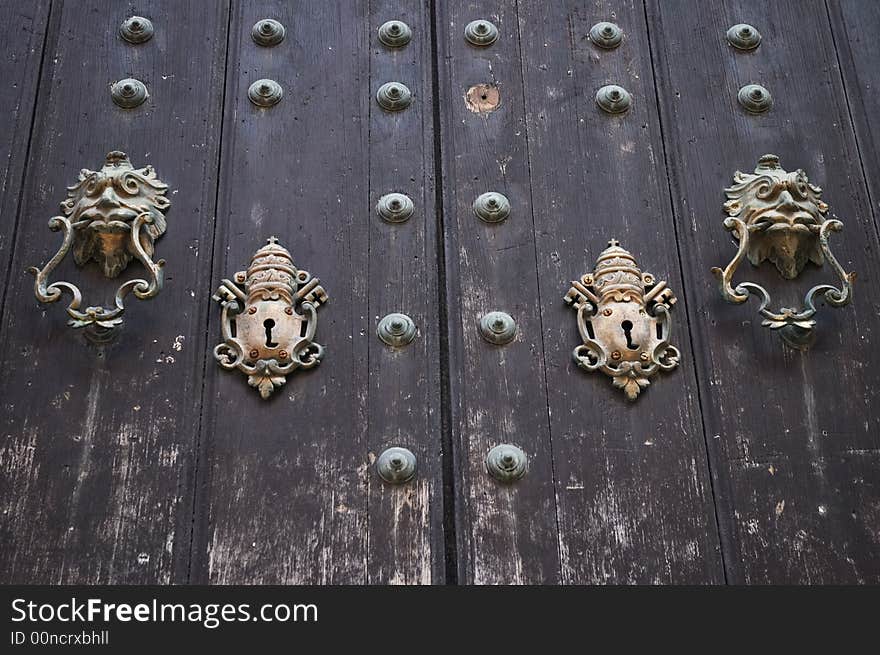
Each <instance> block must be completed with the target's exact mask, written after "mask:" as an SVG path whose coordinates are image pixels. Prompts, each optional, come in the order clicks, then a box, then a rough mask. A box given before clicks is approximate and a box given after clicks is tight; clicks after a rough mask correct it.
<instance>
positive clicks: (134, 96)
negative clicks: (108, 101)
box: [110, 77, 150, 109]
mask: <svg viewBox="0 0 880 655" xmlns="http://www.w3.org/2000/svg"><path fill="white" fill-rule="evenodd" d="M149 96H150V94H149V93H148V92H147V87H146V86H144V83H143V82H141V81H140V80H136V79H134V78H132V77H128V78H126V79H124V80H119V81H118V82H116V83H115V84H113V86H111V87H110V97H111V98H113V102H115V103H116V104H117V105H119V106H120V107H122V108H123V109H134V108H135V107H137V106H138V105H141V104H143V102H144V100H146V99H147V98H148V97H149Z"/></svg>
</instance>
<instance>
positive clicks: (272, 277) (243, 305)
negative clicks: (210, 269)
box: [213, 237, 327, 399]
mask: <svg viewBox="0 0 880 655" xmlns="http://www.w3.org/2000/svg"><path fill="white" fill-rule="evenodd" d="M234 280H235V281H234V282H233V281H230V280H223V282H222V283H221V285H220V288H219V289H217V293H216V294H214V296H213V299H214V300H216V301H217V302H219V303H220V304H221V306H222V307H223V314H222V318H221V322H222V325H221V327H222V332H223V342H222V343H220V344H217V346H215V347H214V358H215V359H216V360H217V362H218V363H219V364H220V366H222V367H223V368H225V369H229V370H232V369H238V370H240V371H241V372H243V373H245V374H247V376H248V384H249V385H251V386H252V387H256V389H257V390H258V391H259V392H260V395H261V396H262V397H263V398H264V399H266V398H268V397H269V396H270V395H272V392H273V391H275V387H280V386H281V385H282V384H284V383H285V382H286V381H287V375H288V374H289V373H292V372H293V371H295V370H296V369H301V368H302V369H308V368H312V367H314V366H317V365H318V364H319V363H320V362H321V359H322V358H323V357H324V346H322V345H320V344H318V343H315V341H313V339H314V337H315V330H316V328H317V326H318V314H317V310H318V307H320V306H321V305H322V304H324V303H325V302H327V294H326V293H325V292H324V289H323V287H321V286H320V284H319V280H318V278H313V277H312V276H311V275H309V273H308V272H306V271H303V270H299V269H297V268H296V266H294V264H293V258H292V257H291V255H290V252H289V251H288V250H287V249H286V248H284V247H283V246H282V245H281V244H279V243H278V239H276V238H275V237H271V238H270V239H269V240H268V244H267V245H265V246H263V247H262V248H260V249H259V250H258V251H257V252H256V253H255V254H254V256H253V259H252V260H251V265H250V266H249V267H248V269H247V271H240V272H238V273H236V274H235V275H234Z"/></svg>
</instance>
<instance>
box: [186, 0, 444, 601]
mask: <svg viewBox="0 0 880 655" xmlns="http://www.w3.org/2000/svg"><path fill="white" fill-rule="evenodd" d="M420 4H421V3H418V2H415V1H413V2H407V3H403V5H401V4H400V3H396V5H395V7H394V10H395V13H394V14H393V15H392V14H391V3H380V4H379V5H377V6H375V7H372V8H370V11H369V13H367V4H366V3H358V4H357V5H356V6H354V5H347V4H346V5H344V6H343V5H335V4H333V3H327V4H324V3H313V2H297V3H288V2H280V1H267V2H252V3H246V4H241V5H239V6H238V7H237V9H236V10H235V13H234V16H233V20H232V38H231V41H230V60H229V70H228V76H227V103H226V118H225V121H224V130H223V151H224V161H223V172H222V176H221V181H220V207H219V219H218V226H217V239H216V247H215V257H214V272H213V279H214V280H215V281H216V282H219V280H220V278H221V277H224V276H228V275H230V274H232V273H233V272H235V271H237V270H241V269H242V268H243V267H244V266H246V264H247V263H248V261H249V258H250V256H251V254H252V252H253V251H254V249H255V248H257V247H258V246H259V245H260V244H262V243H264V240H265V239H266V238H267V237H269V236H270V235H275V236H277V237H278V238H279V239H280V240H281V242H282V243H283V244H284V245H285V246H286V247H287V248H288V249H289V250H290V251H291V253H292V254H293V258H294V262H295V263H296V264H297V265H298V266H300V267H302V268H305V269H306V270H308V271H309V272H311V273H312V274H313V275H316V276H318V277H319V278H320V279H321V281H322V284H323V286H324V288H325V289H326V291H327V293H328V295H329V297H330V300H329V302H328V303H327V305H326V306H324V307H322V308H321V310H320V313H319V319H318V332H317V340H318V341H319V342H320V343H323V344H326V347H327V353H326V356H325V358H324V361H323V362H322V363H321V365H320V366H318V367H316V368H315V369H313V370H311V371H308V372H299V373H295V374H293V375H291V376H289V378H288V381H287V383H286V385H285V386H284V387H282V388H280V389H279V390H278V391H276V392H275V396H276V397H273V398H272V399H271V402H268V403H267V402H266V401H264V400H262V399H260V398H259V396H258V395H257V394H255V393H254V392H253V390H252V389H250V388H248V387H247V386H246V384H245V383H244V380H242V379H241V378H240V376H237V375H229V374H228V373H227V372H226V371H223V370H221V369H220V368H219V367H218V366H217V365H216V364H215V363H214V362H209V365H208V368H207V370H206V374H205V375H206V382H207V386H206V395H205V399H204V408H205V412H204V415H205V417H206V421H205V424H204V431H203V437H202V440H203V446H204V448H203V461H202V464H201V465H200V472H199V475H200V480H201V485H202V490H201V493H200V496H199V502H198V503H197V506H196V511H197V517H196V518H197V524H198V526H199V527H198V531H197V535H196V539H195V541H194V544H193V556H194V576H193V579H194V580H195V581H202V582H212V583H268V582H275V583H349V584H359V583H373V582H377V583H391V582H406V583H430V582H434V581H442V575H443V573H442V571H443V569H442V567H443V546H442V534H443V533H442V530H441V529H440V521H441V519H442V514H441V505H440V492H441V490H442V487H441V484H440V462H441V459H440V453H439V450H440V443H441V439H440V437H441V433H440V411H439V406H438V405H439V394H438V388H439V383H438V377H439V348H438V345H437V342H438V325H437V309H436V297H437V292H436V276H435V273H436V262H435V259H436V246H435V238H436V235H435V228H434V207H433V196H434V193H433V182H432V180H431V176H432V173H433V157H432V154H433V149H432V148H431V143H432V135H431V124H432V114H431V102H430V98H431V95H432V94H431V87H430V83H431V82H430V81H431V69H430V60H429V47H430V45H429V29H428V24H429V21H428V16H427V14H426V12H425V10H424V9H423V8H422V7H420ZM267 16H268V17H273V18H276V19H277V20H279V21H281V23H282V24H284V25H285V27H286V28H287V37H286V38H285V40H284V41H283V42H282V43H281V44H279V45H278V46H276V47H274V48H268V49H267V48H256V47H254V45H253V43H252V42H251V40H250V36H249V32H250V26H251V25H253V23H254V22H255V21H256V20H258V19H260V18H264V17H267ZM365 16H369V20H366V19H365V18H364V17H365ZM390 18H401V19H403V20H405V21H406V22H407V23H408V24H409V25H410V26H411V27H412V29H413V41H412V42H411V43H410V44H409V45H408V46H407V47H406V48H403V49H401V50H399V51H394V52H391V51H388V50H386V49H385V48H384V47H383V46H381V45H379V44H378V41H377V38H376V30H377V28H378V26H379V25H381V24H382V23H383V22H384V21H385V20H388V19H390ZM316 26H321V28H320V29H316ZM306 62H308V63H306ZM329 71H332V74H328V72H329ZM258 78H271V79H274V80H276V81H278V82H279V83H280V84H281V85H282V86H283V87H284V98H283V99H282V101H281V102H280V103H279V104H277V105H275V106H274V107H272V108H270V109H258V108H255V107H254V106H252V105H251V103H250V102H249V101H248V99H247V96H246V91H247V88H248V86H249V85H250V84H251V83H252V82H253V81H254V80H256V79H258ZM390 80H397V81H402V82H404V83H405V84H407V85H408V86H409V87H410V89H411V90H412V91H413V92H414V103H413V105H412V106H411V107H410V108H409V109H407V110H404V111H402V112H397V113H388V112H385V111H384V110H382V109H381V108H379V106H378V105H377V103H376V100H375V89H376V88H378V86H380V85H381V84H382V83H384V82H387V81H390ZM390 191H400V192H404V193H407V194H408V195H409V196H410V197H411V198H412V199H413V200H414V202H415V203H416V213H415V215H414V216H413V217H412V218H410V219H409V221H407V222H406V223H401V224H389V223H385V222H384V221H382V220H381V219H380V218H379V216H378V215H377V214H376V211H375V205H376V201H377V200H378V198H379V197H380V196H381V195H383V194H385V193H388V192H390ZM394 311H402V312H404V313H407V314H408V315H410V316H411V317H412V318H413V319H414V320H415V322H416V324H417V325H418V327H419V335H418V337H417V339H416V340H415V342H413V343H412V344H411V345H410V346H408V347H407V348H405V349H401V350H399V351H394V350H390V349H389V348H388V347H387V346H385V345H384V344H382V343H381V342H380V341H379V339H378V337H377V336H376V332H375V331H376V325H377V323H378V321H379V319H380V318H381V317H382V316H384V315H385V314H387V313H390V312H394ZM218 315H219V311H217V310H214V311H213V312H212V319H211V321H210V324H209V325H210V328H209V336H211V337H212V338H213V336H214V335H219V326H218V321H217V318H218ZM388 445H401V446H406V447H408V448H409V449H410V450H412V451H413V452H414V453H415V454H416V456H417V457H418V459H419V464H418V466H419V473H418V477H417V478H416V480H415V481H414V482H413V483H411V484H410V485H406V486H402V487H389V486H387V485H385V484H383V483H382V482H381V481H380V480H379V479H378V477H377V476H376V473H375V471H374V470H373V463H374V461H375V458H376V457H378V455H379V454H380V453H381V451H382V450H383V449H384V448H385V447H387V446H388Z"/></svg>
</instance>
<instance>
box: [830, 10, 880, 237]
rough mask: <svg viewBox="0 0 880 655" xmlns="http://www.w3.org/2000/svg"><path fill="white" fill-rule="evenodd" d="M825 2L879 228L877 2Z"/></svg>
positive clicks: (879, 54) (879, 12)
mask: <svg viewBox="0 0 880 655" xmlns="http://www.w3.org/2000/svg"><path fill="white" fill-rule="evenodd" d="M826 4H827V6H828V9H829V12H830V15H831V26H832V29H833V34H834V44H835V47H836V50H837V53H838V59H839V61H840V68H841V73H842V75H843V81H844V91H845V99H846V103H847V105H848V107H849V111H850V116H851V118H852V121H853V125H854V127H855V131H856V137H857V143H858V148H859V156H860V159H861V163H862V167H863V169H864V172H865V180H866V183H867V185H868V192H869V194H870V198H871V207H872V211H873V214H874V222H875V225H878V229H880V224H878V216H880V96H878V94H877V89H878V88H880V66H878V62H880V41H878V39H877V29H878V27H880V3H876V2H864V0H834V1H833V2H827V3H826Z"/></svg>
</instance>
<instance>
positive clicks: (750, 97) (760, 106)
mask: <svg viewBox="0 0 880 655" xmlns="http://www.w3.org/2000/svg"><path fill="white" fill-rule="evenodd" d="M737 99H738V100H739V104H741V105H742V106H743V108H744V109H745V110H746V111H747V112H749V113H752V114H761V113H763V112H765V111H767V110H768V109H770V107H772V106H773V96H771V95H770V92H769V91H768V90H767V89H765V88H764V87H763V86H761V85H760V84H746V85H745V86H744V87H743V88H741V89H740V90H739V93H738V94H737Z"/></svg>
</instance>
